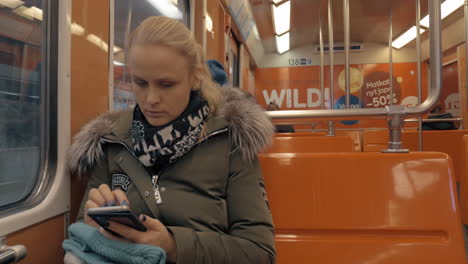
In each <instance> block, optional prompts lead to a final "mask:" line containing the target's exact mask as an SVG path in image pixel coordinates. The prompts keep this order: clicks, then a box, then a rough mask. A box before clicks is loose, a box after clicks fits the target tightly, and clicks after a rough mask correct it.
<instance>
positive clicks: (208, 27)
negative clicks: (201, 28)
mask: <svg viewBox="0 0 468 264" xmlns="http://www.w3.org/2000/svg"><path fill="white" fill-rule="evenodd" d="M205 27H206V30H207V31H208V32H212V31H213V19H211V17H210V16H209V15H208V14H207V15H206V20H205Z"/></svg>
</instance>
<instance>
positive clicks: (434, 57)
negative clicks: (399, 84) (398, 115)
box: [428, 0, 442, 106]
mask: <svg viewBox="0 0 468 264" xmlns="http://www.w3.org/2000/svg"><path fill="white" fill-rule="evenodd" d="M440 2H441V1H440V0H432V1H428V4H429V27H430V29H431V34H430V37H429V43H430V65H431V67H430V76H431V77H430V85H431V86H430V89H429V97H430V98H431V99H432V101H430V102H428V104H429V105H432V106H433V105H435V104H436V103H437V100H438V99H439V97H440V93H441V91H442V28H441V27H442V25H441V17H440ZM434 93H435V95H434ZM431 95H433V96H431Z"/></svg>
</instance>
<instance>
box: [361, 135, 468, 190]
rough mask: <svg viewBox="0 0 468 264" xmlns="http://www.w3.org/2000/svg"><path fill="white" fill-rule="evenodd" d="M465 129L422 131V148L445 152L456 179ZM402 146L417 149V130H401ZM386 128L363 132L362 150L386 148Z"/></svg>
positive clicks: (459, 173) (459, 168)
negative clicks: (451, 162) (452, 164)
mask: <svg viewBox="0 0 468 264" xmlns="http://www.w3.org/2000/svg"><path fill="white" fill-rule="evenodd" d="M465 134H468V131H466V130H437V131H436V130H432V131H423V150H424V151H439V152H443V153H447V154H448V155H449V156H450V157H452V159H453V163H454V169H455V176H456V179H457V181H459V179H460V175H461V174H462V166H463V164H462V163H463V161H462V153H463V149H462V137H463V135H465ZM401 141H402V142H403V148H406V149H409V150H411V151H418V150H419V146H418V131H403V132H402V135H401ZM387 143H388V131H387V130H368V131H365V132H364V134H363V145H364V146H363V151H364V152H380V151H381V150H383V149H386V148H387Z"/></svg>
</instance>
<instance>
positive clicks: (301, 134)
mask: <svg viewBox="0 0 468 264" xmlns="http://www.w3.org/2000/svg"><path fill="white" fill-rule="evenodd" d="M326 135H327V133H325V132H294V133H275V137H315V136H319V137H323V136H326Z"/></svg>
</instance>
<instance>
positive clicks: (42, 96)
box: [0, 0, 468, 263]
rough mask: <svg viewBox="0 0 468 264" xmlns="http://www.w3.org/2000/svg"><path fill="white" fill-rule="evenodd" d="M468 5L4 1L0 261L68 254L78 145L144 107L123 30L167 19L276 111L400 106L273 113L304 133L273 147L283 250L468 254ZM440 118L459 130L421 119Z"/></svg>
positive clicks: (376, 259) (330, 256)
mask: <svg viewBox="0 0 468 264" xmlns="http://www.w3.org/2000/svg"><path fill="white" fill-rule="evenodd" d="M434 3H435V4H434ZM439 4H440V5H439ZM346 5H349V8H346ZM436 7H437V8H436ZM439 8H440V9H439ZM418 10H420V15H419V16H420V17H419V18H420V19H418V18H417V16H418V12H417V11H418ZM429 12H432V13H433V14H438V12H440V14H441V23H440V25H439V23H437V21H436V20H437V19H433V20H431V21H430V20H429V17H428V14H429ZM467 13H468V3H467V2H466V1H464V0H445V1H435V0H429V1H426V0H421V1H419V0H379V1H375V0H125V1H124V0H99V1H91V0H60V1H58V0H0V238H2V237H3V238H4V239H5V240H0V263H3V262H2V257H4V259H5V261H6V259H7V258H11V257H10V256H11V255H10V253H11V252H12V250H11V248H8V247H6V246H4V247H3V246H2V245H9V246H12V245H19V244H20V245H24V246H25V247H26V248H27V251H28V253H27V256H26V258H25V259H24V260H22V261H21V262H20V263H62V262H63V261H62V260H63V250H62V247H61V243H62V241H63V239H64V238H65V237H66V231H67V226H68V225H69V224H70V223H71V222H73V221H74V219H75V218H76V215H77V210H78V206H79V203H80V201H81V199H82V196H83V191H84V186H85V184H86V182H85V181H86V180H85V178H71V177H70V175H69V173H68V171H67V169H66V166H65V160H66V150H67V147H68V146H69V145H70V143H71V139H72V137H73V135H75V134H76V133H77V132H78V131H79V129H80V128H81V127H82V126H83V125H84V124H86V123H87V122H88V121H90V120H92V119H93V118H95V117H96V116H98V115H99V114H102V113H104V112H107V111H109V110H119V109H124V108H127V107H131V106H133V105H134V99H133V95H132V92H131V85H130V79H129V76H128V72H127V68H126V65H125V59H124V58H125V56H124V55H125V40H126V38H127V37H128V34H129V32H131V31H132V30H133V29H134V28H135V27H136V26H137V25H138V24H139V23H140V22H141V21H143V20H144V19H145V18H147V17H149V16H154V15H157V16H161V15H162V16H169V17H173V18H176V19H179V20H180V21H182V22H183V23H185V24H186V25H187V26H188V27H189V28H190V29H191V30H192V32H193V33H194V35H195V37H196V39H197V40H198V42H199V43H200V44H202V46H203V48H204V50H205V54H206V58H207V59H216V60H218V61H220V62H221V63H222V64H223V66H224V67H225V69H226V72H227V73H228V76H229V79H230V82H231V83H232V84H233V85H234V86H237V87H239V89H243V90H245V91H247V92H248V93H251V94H252V95H253V96H255V98H256V100H257V102H258V103H259V104H260V105H262V106H263V107H266V106H267V105H268V104H270V103H272V102H274V103H275V104H277V105H278V107H279V108H280V110H320V109H322V110H332V109H347V111H348V112H349V111H353V110H356V109H359V110H363V111H373V110H372V109H374V110H375V111H379V110H378V109H387V110H385V111H387V113H386V114H383V115H381V116H377V115H375V116H372V117H369V116H362V115H361V114H362V113H364V112H362V111H361V112H353V113H355V114H354V115H353V118H350V117H346V118H345V117H341V118H340V117H336V116H334V115H335V114H333V113H331V112H326V111H325V112H326V113H325V112H322V114H317V113H318V112H317V111H316V112H302V113H303V114H302V115H299V114H297V113H298V112H283V111H278V112H272V113H271V116H272V117H273V121H274V122H275V123H276V124H278V125H279V124H281V125H287V126H291V127H293V128H294V130H295V133H278V134H276V135H275V141H274V144H273V146H272V147H271V149H268V150H266V151H265V153H263V154H262V155H261V157H260V159H261V162H262V167H263V171H264V175H265V183H266V187H267V191H268V198H269V200H270V204H271V210H272V215H273V218H274V221H275V224H276V242H277V250H278V263H293V262H295V263H296V262H298V263H465V262H466V253H465V250H464V241H465V240H464V230H463V226H464V224H468V193H467V190H468V181H467V179H466V177H467V176H468V175H467V172H468V168H467V167H466V164H467V162H466V161H467V158H468V156H467V155H466V154H467V153H468V134H467V131H466V130H464V128H466V127H468V97H467V89H468V88H467V87H468V86H467V84H466V76H467V69H466V54H467V51H466V45H465V43H466V33H465V32H467V29H466V27H467V25H468V17H467V16H468V14H467ZM418 21H419V24H420V32H421V35H420V39H419V40H418V38H417V34H416V32H417V26H418ZM347 27H349V31H348V30H347ZM438 31H441V34H440V35H437V34H436V33H437V32H438ZM347 32H348V33H349V34H347ZM431 34H433V39H431V38H430V36H431ZM418 42H420V45H418ZM430 44H432V46H431V45H430ZM439 48H440V49H439ZM438 53H440V55H441V56H440V57H439V56H438ZM347 64H348V66H346V65H347ZM435 73H440V76H438V75H437V74H435ZM438 77H440V80H439V79H437V78H438ZM439 81H440V83H441V84H442V85H441V86H442V90H441V91H440V96H439V98H437V99H436V100H435V101H431V103H430V106H428V107H425V110H424V111H422V112H423V113H422V114H421V115H414V114H409V112H411V109H412V108H411V107H415V106H417V105H420V103H421V102H423V101H424V100H426V99H427V98H429V99H431V98H432V97H431V96H430V94H431V93H428V91H429V90H431V91H432V93H434V92H436V91H437V89H438V88H439V86H440V85H439ZM436 105H440V111H439V113H429V111H430V110H431V109H432V108H434V107H435V106H436ZM395 106H405V107H408V108H405V107H400V108H399V107H396V108H395ZM384 107H387V108H384ZM395 109H396V110H395ZM408 109H410V110H408ZM414 109H416V108H414ZM417 109H420V108H417ZM382 111H383V110H382ZM398 111H400V112H398ZM340 113H341V112H340ZM366 113H369V112H366ZM441 113H444V114H447V113H450V115H443V116H442V117H443V119H440V118H439V119H437V120H435V119H434V118H435V117H437V115H436V114H441ZM419 116H421V117H419ZM399 118H401V119H402V120H401V122H402V123H401V125H402V129H401V131H400V132H401V134H400V132H395V131H396V130H398V126H399V124H398V125H397V126H395V127H393V129H394V130H393V131H394V136H396V139H397V142H396V143H395V142H393V143H392V140H393V139H395V138H392V139H389V132H388V131H389V130H388V125H389V124H388V122H387V121H388V120H397V119H399ZM330 120H333V122H331V121H330ZM434 121H438V122H439V123H440V122H445V123H448V124H452V125H453V127H452V128H454V129H453V130H432V131H426V130H424V131H422V130H421V129H420V128H421V127H422V126H423V124H425V125H427V126H426V128H427V127H431V126H430V125H429V124H433V122H434ZM398 139H401V142H402V145H399V144H398ZM389 141H390V144H389ZM385 149H391V151H390V152H395V153H390V154H388V153H382V152H381V151H382V150H385ZM402 149H408V150H410V153H406V151H402ZM444 153H445V154H444ZM283 177H286V178H287V179H288V180H287V181H285V180H284V179H283ZM465 243H466V242H465ZM5 263H9V262H5ZM12 263H13V262H12Z"/></svg>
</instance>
